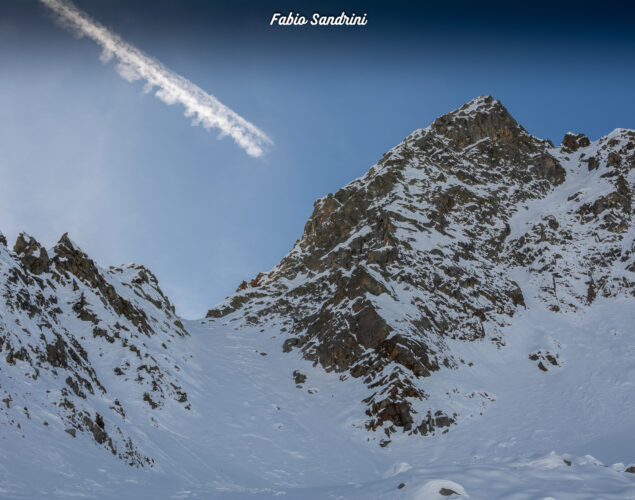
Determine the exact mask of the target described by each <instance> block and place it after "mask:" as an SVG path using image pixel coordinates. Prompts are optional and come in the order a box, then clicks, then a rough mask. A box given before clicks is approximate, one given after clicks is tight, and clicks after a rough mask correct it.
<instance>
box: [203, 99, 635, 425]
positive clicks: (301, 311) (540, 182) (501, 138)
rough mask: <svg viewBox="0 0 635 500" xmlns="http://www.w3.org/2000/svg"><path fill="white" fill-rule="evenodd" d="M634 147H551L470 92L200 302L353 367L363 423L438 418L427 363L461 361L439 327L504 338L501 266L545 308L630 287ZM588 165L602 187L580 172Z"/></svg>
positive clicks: (445, 419)
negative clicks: (257, 263) (272, 262)
mask: <svg viewBox="0 0 635 500" xmlns="http://www.w3.org/2000/svg"><path fill="white" fill-rule="evenodd" d="M634 147H635V133H634V132H633V131H625V130H618V131H615V132H614V133H613V134H611V135H610V136H608V137H606V138H603V139H601V140H599V141H597V142H596V143H591V142H590V141H589V140H588V138H586V137H585V136H582V135H572V134H568V135H567V136H565V139H564V141H563V144H562V145H561V146H560V147H559V148H554V147H553V145H552V144H551V143H550V142H549V141H545V140H541V139H537V138H536V137H533V136H531V135H530V134H529V133H527V132H526V131H525V130H524V129H523V128H522V127H521V126H520V125H519V124H518V123H516V121H515V120H514V119H513V118H512V117H511V115H510V114H509V113H508V112H507V110H506V109H505V108H504V107H503V106H502V105H501V104H500V103H499V102H498V101H496V100H494V99H492V98H491V97H479V98H477V99H475V100H473V101H471V102H470V103H468V104H466V105H464V106H462V107H461V108H460V109H458V110H456V111H454V112H452V113H449V114H447V115H445V116H442V117H440V118H439V119H437V120H436V121H435V122H434V123H432V125H430V126H429V127H428V128H426V129H422V130H417V131H415V132H413V133H412V134H411V135H410V136H408V137H407V138H406V139H405V140H404V141H403V142H402V143H401V144H399V145H398V146H396V147H395V148H393V149H392V150H391V151H389V152H388V153H386V154H385V155H384V156H383V157H382V158H381V160H380V161H379V162H378V163H377V164H376V165H374V166H373V167H371V168H370V170H369V171H368V173H367V174H366V175H364V176H363V177H361V178H360V179H357V180H355V181H353V182H351V183H350V184H348V185H347V186H345V187H344V188H342V189H340V190H339V191H338V192H337V193H335V194H329V195H328V196H326V197H324V198H322V199H320V200H318V201H316V203H315V207H314V211H313V214H312V215H311V217H310V218H309V220H308V222H307V224H306V226H305V229H304V234H303V235H302V238H301V239H300V240H298V242H297V243H296V245H295V246H294V248H293V249H292V250H291V251H290V252H289V254H288V255H287V256H285V257H284V258H283V259H282V261H281V262H280V264H279V265H278V266H276V267H275V268H274V269H272V270H271V271H270V272H268V273H264V274H263V273H261V274H259V275H258V276H257V277H256V278H254V279H253V280H251V282H247V281H245V282H243V283H242V284H241V286H240V287H239V289H238V290H237V292H236V293H235V294H234V295H232V296H230V297H228V298H227V299H226V300H225V301H224V302H223V303H221V304H219V305H218V306H217V307H215V308H214V309H212V310H210V311H209V313H208V315H207V316H208V318H210V320H211V321H220V322H226V323H228V324H229V323H231V324H233V325H234V326H238V325H240V324H241V323H245V324H262V325H269V327H271V328H277V329H279V331H281V332H286V333H285V335H286V338H285V340H284V343H283V345H282V348H283V349H284V350H285V351H291V350H293V349H299V350H300V351H301V353H302V355H303V356H304V357H305V358H306V359H309V360H312V361H314V363H316V364H320V365H322V366H323V367H324V368H325V369H326V370H335V371H337V372H347V373H350V375H352V376H353V377H360V378H362V380H363V381H364V382H365V383H366V385H367V386H368V388H369V396H368V398H366V399H365V400H364V402H365V403H366V404H367V407H368V409H367V415H368V421H367V427H368V428H370V429H376V428H379V427H381V428H383V429H384V431H386V433H387V434H390V433H391V432H393V431H395V430H396V428H397V427H400V428H402V429H403V430H404V431H408V432H412V433H420V434H428V433H431V432H435V430H437V429H442V428H446V427H448V426H449V425H451V424H452V423H453V422H454V420H455V418H456V415H454V414H446V413H445V412H443V411H440V410H439V409H437V408H429V410H428V411H427V413H426V412H422V411H421V410H419V412H418V414H416V413H415V409H414V403H415V402H417V401H418V402H419V403H417V405H418V408H421V402H425V399H426V397H427V395H426V389H425V388H426V382H425V380H424V379H425V378H426V377H429V376H430V375H431V374H432V373H433V372H436V371H438V370H440V369H442V368H446V369H452V368H453V367H455V366H457V363H459V362H462V361H463V360H460V359H456V358H455V357H454V356H453V355H452V352H450V350H449V349H448V347H447V342H448V340H449V339H453V340H462V341H468V342H470V341H477V340H479V341H481V340H484V341H489V342H494V343H496V344H498V345H503V344H504V343H505V339H504V338H502V335H501V327H502V326H504V325H505V324H507V323H508V321H509V318H510V317H512V316H513V315H514V314H515V312H516V311H517V309H518V308H523V307H524V306H525V297H524V295H523V291H522V290H521V288H520V286H519V285H518V283H517V282H516V281H515V280H514V279H512V277H511V276H512V273H511V271H512V269H514V268H519V267H524V268H525V269H526V270H528V271H529V272H530V273H531V275H532V276H533V279H535V280H542V281H545V287H546V290H545V293H544V296H543V297H541V298H542V299H543V300H546V301H552V303H553V307H554V308H558V307H565V308H575V307H578V306H582V305H584V304H586V303H588V302H589V301H591V300H593V298H594V297H595V296H596V295H598V294H603V295H615V294H633V275H632V272H633V271H635V264H634V261H633V256H632V252H633V241H632V240H633V238H632V224H631V220H632V219H631V217H632V193H633V165H634V163H635V160H634V158H635V156H634V153H635V149H634ZM593 170H597V173H596V174H592V175H593V176H594V177H593V178H594V179H595V178H596V177H597V179H599V180H598V182H599V184H601V186H603V187H602V188H601V189H589V186H585V185H584V184H585V182H589V177H588V176H589V172H590V171H593ZM577 179H579V183H580V186H579V187H580V189H581V191H580V193H578V194H576V195H575V196H573V197H572V198H568V196H569V195H568V194H567V196H565V197H564V200H562V202H561V200H560V198H562V196H564V195H563V193H568V192H569V191H570V190H571V189H573V188H575V185H576V182H578V181H577ZM570 180H571V181H570ZM550 203H551V204H552V205H553V206H551V205H550ZM527 207H528V208H527ZM529 208H531V210H533V211H529ZM526 214H528V215H526ZM525 219H526V220H525ZM629 231H630V233H629ZM585 241H590V242H594V243H592V244H590V245H589V246H588V248H587V246H585V245H586V244H585V243H584V242H585ZM575 245H578V246H575ZM587 250H588V251H587ZM551 281H553V283H551ZM561 281H565V282H566V285H565V288H566V290H567V293H566V294H564V293H560V291H559V290H557V287H558V286H560V282H561ZM554 359H555V358H554Z"/></svg>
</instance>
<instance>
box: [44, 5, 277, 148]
mask: <svg viewBox="0 0 635 500" xmlns="http://www.w3.org/2000/svg"><path fill="white" fill-rule="evenodd" d="M41 2H42V3H43V4H44V5H46V6H47V7H48V8H50V9H51V10H52V11H53V12H54V13H55V14H56V15H57V16H58V17H59V20H60V21H61V22H62V24H63V25H64V26H65V27H68V28H69V29H71V30H72V31H74V32H76V33H77V34H78V35H80V36H87V37H89V38H91V39H92V40H94V41H95V42H97V43H98V44H99V45H100V46H101V47H102V49H103V52H102V55H101V59H102V61H110V60H111V59H113V58H114V59H116V60H117V61H118V63H117V71H118V72H119V74H120V75H121V76H122V77H123V78H125V79H126V80H128V81H130V82H133V81H136V80H143V81H145V82H146V90H147V91H148V92H149V91H151V90H153V89H154V88H156V89H157V90H156V92H155V95H156V96H157V97H158V98H159V99H161V100H162V101H163V102H165V103H166V104H176V103H180V104H182V105H183V106H184V107H185V116H188V117H192V119H193V122H194V123H195V124H197V125H201V126H203V127H205V128H206V129H213V128H217V129H219V130H220V132H221V136H224V135H229V136H231V137H232V139H234V141H235V142H236V144H238V145H239V146H240V147H242V148H243V149H244V150H245V151H246V152H247V153H248V154H249V155H251V156H256V157H257V156H261V155H262V154H263V153H264V150H265V148H266V146H268V145H270V144H272V141H271V139H270V138H269V137H267V135H266V134H265V133H264V132H263V131H261V130H260V129H259V128H258V127H256V126H255V125H253V124H252V123H250V122H248V121H247V120H245V119H244V118H242V117H241V116H240V115H238V114H237V113H235V112H234V111H232V110H231V109H229V108H228V107H227V106H225V105H224V104H223V103H222V102H220V101H219V100H218V99H216V98H215V97H214V96H213V95H210V94H208V93H207V92H205V91H204V90H203V89H201V88H200V87H199V86H197V85H195V84H193V83H192V82H190V81H189V80H187V79H185V78H183V77H182V76H180V75H178V74H176V73H174V72H173V71H171V70H169V69H168V68H166V67H165V66H164V65H163V64H161V63H160V62H159V61H157V60H156V59H153V58H152V57H150V56H148V55H146V54H144V53H143V52H142V51H141V50H139V49H137V48H136V47H134V46H132V45H130V44H129V43H127V42H125V41H124V40H122V39H121V37H119V35H117V34H116V33H113V32H112V31H110V30H109V29H107V28H106V27H105V26H103V25H101V24H100V23H99V22H97V21H96V20H94V19H92V18H91V17H90V16H89V15H88V14H86V13H85V12H83V11H81V10H80V9H78V8H77V7H75V6H74V5H73V4H72V3H70V2H69V1H67V0H41Z"/></svg>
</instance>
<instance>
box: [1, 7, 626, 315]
mask: <svg viewBox="0 0 635 500" xmlns="http://www.w3.org/2000/svg"><path fill="white" fill-rule="evenodd" d="M76 5H77V6H78V7H80V8H82V9H83V10H85V11H86V12H87V13H88V14H90V15H91V16H93V17H94V18H95V19H97V20H98V21H100V22H101V23H102V24H104V25H106V26H108V27H109V28H110V29H112V30H113V31H115V32H117V33H118V34H119V35H121V36H122V37H123V38H124V39H125V40H126V41H128V42H129V43H131V44H133V45H135V46H137V47H138V48H139V49H141V50H143V51H144V52H145V53H147V54H148V55H150V56H152V57H154V58H156V59H158V60H160V61H161V62H163V63H164V64H165V65H166V66H167V67H169V68H170V69H172V70H173V71H175V72H176V73H178V74H180V75H182V76H184V77H185V78H187V79H189V80H191V81H192V82H194V83H195V84H197V85H198V86H200V87H201V88H203V89H204V90H205V91H207V92H209V93H210V94H212V95H214V96H216V97H217V98H218V99H219V100H220V101H222V102H223V103H224V104H226V105H228V106H229V107H231V108H232V109H234V110H235V111H236V112H238V113H239V114H240V115H242V116H243V117H244V118H246V119H247V120H249V121H251V122H252V123H254V124H255V125H257V126H258V127H260V128H261V129H262V130H264V131H265V132H266V133H267V134H268V135H270V136H271V137H272V139H273V140H274V143H275V144H274V146H273V147H272V148H271V149H270V151H269V152H268V153H267V154H266V155H265V156H264V157H262V158H252V157H249V156H248V155H246V154H245V152H244V151H243V150H242V149H240V148H238V147H237V146H236V145H235V144H234V142H233V141H231V140H230V139H228V138H224V139H221V140H217V138H216V134H215V133H210V132H207V131H205V130H204V129H203V128H201V127H192V126H191V124H190V122H189V120H188V119H187V118H185V117H184V116H183V110H182V109H181V108H179V107H178V106H166V105H165V104H164V103H162V102H161V101H159V100H157V99H155V98H154V97H152V96H151V95H148V94H144V93H143V92H142V87H143V86H142V84H140V83H134V84H130V83H128V82H126V81H124V80H122V79H121V78H120V77H119V76H118V74H117V73H116V72H115V70H114V69H113V65H112V63H110V64H103V63H101V62H100V61H99V54H100V49H99V47H98V46H97V45H96V44H95V43H94V42H92V41H91V40H88V39H85V38H84V39H79V40H78V39H76V38H75V37H73V36H72V35H71V34H69V33H68V32H67V31H65V30H64V29H61V28H60V27H59V26H58V25H57V24H55V23H53V22H52V20H51V16H50V15H49V14H48V12H47V11H46V9H45V8H44V7H43V6H41V5H40V4H38V3H37V2H35V1H28V0H3V1H2V3H0V68H1V71H0V175H1V178H0V230H2V231H3V232H5V233H6V234H7V235H8V236H10V237H14V236H15V234H16V233H17V231H18V230H26V231H28V232H30V233H32V234H34V235H35V236H37V237H39V238H40V239H42V240H43V241H44V242H45V243H46V244H52V243H53V242H54V241H55V240H56V239H57V237H59V235H61V234H62V233H63V232H65V231H69V232H70V235H71V238H73V239H74V240H75V241H77V242H78V243H79V244H80V245H81V246H82V247H84V248H85V249H86V250H87V251H88V252H89V253H90V254H91V255H93V256H95V257H96V258H97V259H98V261H99V262H100V263H101V264H102V265H109V264H118V263H123V262H129V261H136V262H140V263H143V264H145V265H147V266H148V267H150V268H151V269H152V270H153V271H154V272H155V273H156V274H157V275H158V277H159V279H160V281H161V284H162V286H163V288H164V290H165V291H166V292H167V293H168V294H169V295H170V296H171V297H172V298H173V299H174V301H175V302H176V304H177V308H178V309H179V311H180V312H181V313H182V314H184V315H185V316H188V317H194V316H200V315H203V314H204V312H205V311H206V309H207V308H209V307H210V306H211V305H213V304H214V303H216V302H217V301H219V300H221V299H222V298H223V297H224V296H225V295H227V294H228V293H230V292H231V291H233V290H234V289H235V287H236V286H237V285H238V283H239V282H240V281H241V280H242V279H247V278H250V277H251V276H253V275H255V274H256V273H257V272H258V271H261V270H267V269H269V268H270V267H272V266H273V265H275V264H276V263H277V262H278V261H279V260H280V258H281V257H282V256H283V255H284V254H285V253H286V251H288V250H289V249H290V248H291V246H292V245H293V242H294V241H295V240H296V238H298V237H299V236H300V235H301V232H302V229H303V227H304V223H305V222H306V219H307V218H308V216H309V215H310V213H311V210H312V206H313V201H314V200H315V199H316V198H318V197H320V196H324V195H325V194H327V193H328V192H332V191H335V190H337V189H338V188H339V187H341V186H343V185H344V184H346V183H347V182H349V181H350V180H352V179H354V178H356V177H359V176H360V175H362V174H363V173H364V172H365V171H366V170H367V169H368V168H369V167H370V165H372V164H373V163H374V162H375V161H377V160H378V159H379V158H380V157H381V155H382V153H384V152H385V151H386V150H388V149H390V148H391V147H392V146H394V145H395V144H396V143H398V142H399V141H401V140H402V139H403V138H404V137H405V136H407V135H408V134H409V133H410V132H411V131H412V130H414V129H416V128H421V127H425V126H427V125H428V124H429V123H430V122H431V121H432V120H434V118H435V117H437V116H439V115H441V114H443V113H446V112H448V111H451V110H452V109H455V108H457V107H459V106H460V105H461V104H463V103H464V102H465V101H468V100H470V99H471V98H473V97H475V96H477V95H481V94H491V95H493V96H495V97H496V98H498V99H500V100H501V101H502V102H503V104H504V105H505V106H506V107H507V108H508V109H509V110H510V112H511V113H512V114H513V115H514V116H515V117H516V119H517V120H518V121H519V122H520V123H521V124H522V125H523V126H524V127H525V128H526V129H527V130H528V131H529V132H531V133H532V134H534V135H537V136H539V137H544V138H549V139H551V140H552V141H553V142H554V143H558V142H560V140H561V138H562V136H563V135H564V133H565V132H567V131H569V130H572V131H579V132H585V133H587V134H588V135H589V136H590V137H591V139H597V138H598V137H600V136H602V135H605V134H607V133H609V132H610V131H611V130H613V129H614V128H617V127H624V128H635V93H634V92H633V88H634V83H633V82H635V24H634V19H635V16H634V13H635V12H634V10H635V9H634V8H633V3H632V2H623V3H613V2H596V3H587V2H575V3H574V2H570V3H558V5H557V6H553V5H549V4H547V3H532V4H530V5H528V4H524V3H520V2H506V3H500V4H489V5H483V4H479V3H477V2H435V3H431V4H426V3H424V2H420V3H416V4H414V3H413V4H412V5H410V4H409V3H406V2H401V3H400V2H391V3H388V2H384V3H381V4H379V3H377V4H374V3H361V2H328V3H324V2H320V3H319V5H318V4H317V3H316V4H309V3H304V5H303V6H302V7H299V6H298V3H294V4H293V5H291V3H290V2H264V1H257V2H256V1H253V2H225V3H220V2H212V1H203V0H198V1H179V2H174V1H167V0H165V1H158V2H150V1H123V0H108V1H96V0H92V1H86V0H83V1H77V2H76ZM289 10H293V11H294V12H297V11H299V12H302V13H305V14H306V15H310V14H312V13H313V12H316V11H317V12H324V13H328V14H339V13H340V12H341V11H343V10H344V11H347V12H349V13H350V12H356V13H367V17H368V20H369V21H368V25H367V26H365V27H363V28H359V27H355V28H332V29H325V28H320V27H310V26H305V27H278V28H272V27H270V26H269V19H270V18H271V15H272V14H273V12H276V11H280V12H287V11H289Z"/></svg>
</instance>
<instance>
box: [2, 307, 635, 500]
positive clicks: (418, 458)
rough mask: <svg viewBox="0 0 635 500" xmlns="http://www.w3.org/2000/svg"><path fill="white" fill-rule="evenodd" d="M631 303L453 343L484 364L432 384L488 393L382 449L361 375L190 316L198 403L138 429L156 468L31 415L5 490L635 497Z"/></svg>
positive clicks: (5, 465) (530, 314)
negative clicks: (371, 428) (543, 354)
mask: <svg viewBox="0 0 635 500" xmlns="http://www.w3.org/2000/svg"><path fill="white" fill-rule="evenodd" d="M632 305H633V304H632V302H631V301H628V300H623V301H618V302H614V301H606V302H604V301H599V302H598V303H596V304H594V305H592V306H591V307H589V308H588V309H587V310H585V311H584V313H583V315H577V314H564V315H563V314H561V313H554V312H552V311H549V310H547V309H546V308H544V306H543V305H542V303H541V302H538V301H535V302H532V303H529V304H528V309H527V311H526V312H525V313H523V314H522V315H519V316H518V317H517V318H516V319H515V320H514V322H513V324H512V325H510V326H509V336H508V337H507V338H508V339H509V342H508V345H507V346H505V347H504V348H502V349H497V348H496V347H495V346H493V345H492V344H491V343H487V342H482V343H476V344H473V343H470V344H461V345H457V346H453V348H454V347H455V348H457V349H460V348H462V349H469V350H471V351H472V352H471V353H470V354H477V355H478V356H479V357H480V358H481V359H482V360H483V362H482V363H481V364H480V368H479V369H478V370H471V369H470V368H469V367H463V368H461V369H459V370H457V371H453V372H449V373H448V375H452V377H449V376H448V377H444V380H443V381H442V382H439V385H438V387H435V388H434V391H435V392H438V393H439V394H440V393H442V392H443V391H444V390H446V389H448V388H450V387H458V388H460V390H461V391H465V392H470V391H487V393H488V395H489V397H491V399H492V400H493V401H492V402H491V404H489V405H488V406H487V407H486V408H483V415H482V416H481V415H479V416H478V417H476V418H470V419H467V420H466V421H465V422H461V423H459V425H457V426H456V427H455V428H454V429H453V430H452V431H451V432H449V433H447V434H440V435H436V436H432V437H428V438H425V439H412V438H411V437H408V436H407V435H405V434H401V435H393V442H392V443H391V444H390V446H388V447H385V448H382V447H379V446H377V441H376V440H377V439H378V437H377V436H374V435H373V434H372V433H368V431H366V430H365V429H364V428H363V425H362V423H363V419H362V418H361V417H360V412H359V407H360V406H361V403H360V400H361V397H360V396H361V395H362V394H364V387H363V384H361V383H360V381H358V380H356V379H348V380H346V381H344V382H342V381H340V380H339V376H338V375H337V374H334V373H326V372H324V371H323V370H322V369H321V368H318V367H313V366H311V365H310V364H309V363H308V362H307V361H305V360H303V359H301V358H300V357H299V356H296V355H295V354H285V353H282V352H281V351H280V349H279V343H278V342H277V340H278V339H277V338H272V336H271V335H269V334H268V333H267V332H259V331H255V330H241V331H227V330H223V329H217V328H215V327H214V325H213V324H209V323H201V322H190V323H188V324H186V328H187V329H188V330H189V331H190V332H191V337H188V338H184V339H182V340H181V341H180V342H181V345H177V348H178V349H179V351H181V350H182V351H183V352H191V353H192V355H193V358H192V359H191V360H190V362H189V363H188V366H189V371H188V372H187V375H188V376H187V380H185V381H184V382H185V383H184V388H185V390H186V391H187V392H188V394H189V396H190V400H191V404H192V406H193V408H195V409H196V411H195V412H193V414H187V415H182V414H180V413H177V412H171V411H167V412H166V411H165V410H162V411H161V412H159V413H157V415H156V417H155V418H156V420H157V425H156V426H144V427H143V431H144V432H145V433H147V434H146V438H147V441H148V443H151V445H149V446H148V448H146V449H144V451H145V452H151V454H152V455H153V457H154V458H155V461H156V463H157V466H156V467H154V468H153V469H149V470H144V469H136V468H130V467H128V466H126V465H125V464H124V463H122V462H120V461H118V460H116V459H115V458H113V457H112V456H111V455H110V454H109V453H107V452H105V451H104V450H103V449H102V448H100V447H99V446H97V445H95V443H92V442H90V441H89V440H85V441H84V442H82V443H81V445H79V444H78V443H76V442H75V440H73V438H72V437H71V436H69V435H65V434H64V433H60V432H58V433H51V432H50V429H47V428H45V427H44V426H42V421H41V419H42V418H45V416H44V415H38V416H37V418H33V417H32V418H31V420H27V419H26V418H24V419H22V420H21V423H22V429H21V434H19V433H15V432H12V429H11V432H8V429H7V428H6V426H3V427H2V431H3V433H2V447H1V448H0V449H1V451H0V463H1V464H2V465H1V469H0V470H1V474H0V492H1V496H2V497H4V498H40V497H44V496H50V497H60V498H65V497H76V496H80V497H87V498H117V497H123V498H210V497H218V498H251V497H256V498H258V497H262V498H269V497H273V496H275V495H284V498H426V499H427V498H441V496H440V495H439V494H438V491H439V490H440V489H441V488H443V487H446V488H448V489H452V490H453V491H456V492H462V491H464V492H465V494H466V495H464V496H467V495H469V498H476V499H488V498H517V499H538V498H547V497H553V498H557V499H574V498H581V499H582V498H585V499H591V498H606V499H610V498H616V499H617V498H635V475H633V474H629V473H626V472H624V469H625V465H624V464H626V465H628V464H629V462H632V461H633V450H634V449H635V439H634V438H633V434H632V425H633V417H632V415H634V414H635V398H634V397H633V392H634V390H635V389H634V386H633V380H635V376H634V375H635V352H634V351H635V346H634V343H633V341H632V335H633V330H632V325H633V324H635V311H634V308H633V307H632ZM555 342H557V343H558V344H559V345H560V354H561V357H562V358H563V360H564V363H563V366H562V367H561V368H559V369H558V370H554V371H549V372H542V371H540V370H536V368H535V365H534V364H533V363H531V362H529V361H528V360H527V357H526V354H525V353H526V352H527V350H528V349H533V348H536V347H543V346H552V345H553V344H554V343H555ZM261 353H266V356H265V355H262V354H261ZM465 354H466V355H467V354H468V353H465ZM297 369H301V370H302V371H303V372H304V373H306V374H307V381H306V382H305V383H304V384H303V387H302V388H301V389H298V388H296V386H295V383H294V381H293V377H292V373H293V371H294V370H297ZM309 391H311V392H312V394H311V393H310V392H309ZM130 425H131V426H132V427H135V426H136V425H140V426H141V425H143V424H141V423H140V422H135V421H131V422H130ZM138 430H139V431H141V429H138ZM369 440H370V441H369ZM592 457H596V458H592ZM564 459H567V460H570V461H571V466H568V465H567V464H566V463H565V462H564ZM614 464H617V465H614ZM607 466H608V467H607ZM401 483H404V484H405V487H403V488H401V489H398V486H399V485H400V484H401Z"/></svg>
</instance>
